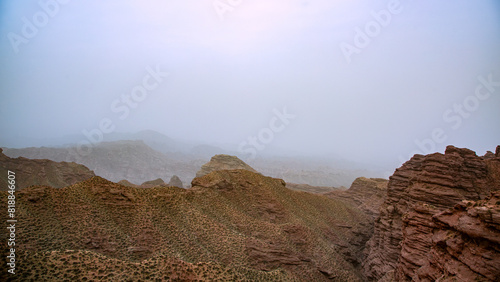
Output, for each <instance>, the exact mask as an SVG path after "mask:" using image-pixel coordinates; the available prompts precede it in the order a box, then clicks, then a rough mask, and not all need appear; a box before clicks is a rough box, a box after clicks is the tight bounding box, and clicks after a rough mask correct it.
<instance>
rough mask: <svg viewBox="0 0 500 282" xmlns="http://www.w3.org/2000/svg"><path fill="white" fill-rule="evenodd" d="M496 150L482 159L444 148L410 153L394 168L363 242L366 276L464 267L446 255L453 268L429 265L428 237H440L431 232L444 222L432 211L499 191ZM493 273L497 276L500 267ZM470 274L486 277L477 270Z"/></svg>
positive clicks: (415, 275)
mask: <svg viewBox="0 0 500 282" xmlns="http://www.w3.org/2000/svg"><path fill="white" fill-rule="evenodd" d="M499 148H500V146H499V147H498V148H497V150H496V156H495V157H494V158H491V156H489V157H487V158H482V157H478V156H477V155H476V154H475V153H474V152H473V151H471V150H468V149H459V148H456V147H453V146H448V147H447V148H446V152H445V154H444V155H443V154H440V153H435V154H430V155H426V156H422V155H415V156H414V157H413V158H412V159H411V160H410V161H408V162H406V163H405V164H403V166H402V167H400V168H399V169H397V170H396V172H395V173H394V175H393V176H391V177H390V180H389V184H388V189H387V198H386V200H385V202H384V204H383V205H382V206H381V209H380V216H379V218H378V219H377V220H376V223H375V230H374V235H373V237H372V238H371V239H370V241H369V242H368V244H367V253H368V255H367V258H366V259H365V262H364V270H365V274H366V276H367V277H368V278H369V279H371V280H379V279H382V280H383V279H386V278H388V277H390V276H392V275H394V278H395V279H396V280H397V281H406V280H411V279H415V280H417V281H419V280H422V281H427V280H428V279H431V278H429V277H440V275H441V276H442V275H446V273H448V274H449V275H451V274H450V272H449V271H450V270H451V269H452V268H453V267H455V269H454V270H453V271H454V272H451V273H459V272H461V271H463V269H465V268H466V267H465V265H467V263H464V262H462V265H460V264H459V263H458V261H459V259H457V258H456V257H452V256H451V255H450V259H451V260H452V261H451V262H450V264H454V266H449V267H448V268H447V267H437V266H432V267H430V266H429V265H430V262H431V261H432V260H433V258H432V252H431V251H432V250H434V249H435V248H437V245H438V244H437V242H439V240H438V239H436V240H437V241H434V240H433V239H432V238H433V236H438V237H439V235H436V234H437V233H439V234H441V230H442V227H443V224H445V223H444V222H442V221H441V222H440V220H439V219H440V218H443V216H437V214H439V213H441V212H443V211H445V210H448V209H450V208H453V207H454V206H455V205H456V204H458V203H460V202H462V201H463V200H469V201H479V200H482V199H485V198H486V197H488V196H490V195H491V193H492V192H494V191H498V190H500V157H499V151H500V149H499ZM433 217H434V218H433ZM449 228H451V227H449ZM485 242H486V241H485ZM487 242H491V241H487ZM488 244H489V243H488ZM488 244H487V245H486V246H488V247H492V246H491V244H490V245H488ZM486 259H487V258H483V261H484V260H486ZM431 270H432V273H431ZM447 271H448V272H447ZM496 274H497V276H499V275H500V271H498V270H497V273H496ZM453 275H455V274H453ZM453 275H451V276H453ZM456 275H458V274H456ZM474 275H475V277H476V278H478V279H486V280H488V276H485V275H483V274H481V273H478V272H474ZM384 276H385V277H384ZM426 277H427V278H426ZM443 277H444V276H443ZM457 277H461V276H459V275H458V276H457ZM464 277H465V276H464ZM467 277H469V276H467ZM433 280H434V279H431V280H429V281H433Z"/></svg>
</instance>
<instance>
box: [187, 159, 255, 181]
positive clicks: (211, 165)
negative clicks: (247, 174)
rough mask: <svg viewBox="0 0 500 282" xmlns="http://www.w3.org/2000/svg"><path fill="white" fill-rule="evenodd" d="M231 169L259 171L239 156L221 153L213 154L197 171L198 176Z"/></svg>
mask: <svg viewBox="0 0 500 282" xmlns="http://www.w3.org/2000/svg"><path fill="white" fill-rule="evenodd" d="M230 169H245V170H248V171H251V172H255V173H258V172H257V171H256V170H255V169H253V168H252V167H251V166H249V165H247V164H246V163H245V162H244V161H242V160H240V159H238V157H236V156H230V155H224V154H221V155H215V156H213V157H212V158H211V159H210V161H209V162H208V163H206V164H204V165H203V166H202V167H201V169H200V170H199V171H198V172H197V173H196V177H201V176H203V175H207V174H209V173H210V172H212V171H217V170H230Z"/></svg>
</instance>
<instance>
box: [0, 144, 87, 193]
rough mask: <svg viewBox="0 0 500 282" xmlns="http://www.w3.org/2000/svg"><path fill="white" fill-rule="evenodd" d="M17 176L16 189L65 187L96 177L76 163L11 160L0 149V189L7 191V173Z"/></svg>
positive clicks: (23, 159)
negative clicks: (44, 186) (33, 186)
mask: <svg viewBox="0 0 500 282" xmlns="http://www.w3.org/2000/svg"><path fill="white" fill-rule="evenodd" d="M9 170H10V171H13V172H14V173H15V175H16V189H22V188H25V187H28V186H30V185H48V186H52V187H55V188H61V187H65V186H68V185H71V184H75V183H77V182H80V181H83V180H86V179H89V178H91V177H93V176H95V174H94V172H93V171H91V170H89V169H88V168H87V167H85V166H83V165H80V164H77V163H74V162H54V161H51V160H46V159H35V160H31V159H26V158H22V157H21V158H9V157H7V156H6V155H5V154H4V153H3V150H2V149H1V148H0V187H1V188H0V189H1V190H3V191H7V187H8V186H7V184H8V183H7V175H8V174H7V171H9Z"/></svg>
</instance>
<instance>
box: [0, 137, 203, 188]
mask: <svg viewBox="0 0 500 282" xmlns="http://www.w3.org/2000/svg"><path fill="white" fill-rule="evenodd" d="M4 152H5V154H7V155H9V156H12V157H17V156H24V157H28V158H33V159H38V158H45V159H51V160H54V161H76V162H78V163H80V164H83V165H85V166H87V167H89V168H91V169H92V170H94V172H95V173H96V175H99V176H101V177H105V178H107V179H110V180H112V181H120V180H123V179H126V180H128V181H130V182H132V183H134V184H141V183H143V182H145V181H149V180H153V179H157V178H162V179H170V177H172V176H173V175H174V174H175V175H178V176H179V177H180V179H181V180H183V181H185V182H187V183H189V182H190V181H191V179H193V178H194V176H195V173H196V170H197V169H198V168H199V166H201V164H200V162H178V161H176V160H172V159H169V158H168V157H167V156H166V155H165V154H163V153H161V152H158V151H155V150H153V149H152V148H151V147H149V146H148V145H146V144H145V143H144V142H143V141H116V142H102V143H99V144H97V145H95V146H94V147H92V150H91V151H90V153H88V154H86V155H85V154H78V153H77V152H78V151H77V148H75V147H69V148H45V147H42V148H24V149H4Z"/></svg>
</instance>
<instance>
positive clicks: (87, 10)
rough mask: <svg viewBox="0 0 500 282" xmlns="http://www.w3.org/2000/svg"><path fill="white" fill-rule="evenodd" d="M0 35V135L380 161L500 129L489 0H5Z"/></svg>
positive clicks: (481, 142) (497, 55)
mask: <svg viewBox="0 0 500 282" xmlns="http://www.w3.org/2000/svg"><path fill="white" fill-rule="evenodd" d="M0 34H1V39H0V63H1V68H0V93H1V94H0V95H1V96H0V105H1V107H0V132H1V136H0V146H15V144H13V142H12V140H16V138H46V137H59V136H64V135H67V134H81V135H82V138H85V137H84V135H83V133H82V132H83V131H84V130H87V131H90V130H93V129H99V127H100V123H104V125H103V128H105V129H106V130H108V131H116V132H134V131H139V130H142V129H153V130H156V131H158V132H161V133H164V134H165V135H168V136H170V137H173V138H182V139H189V140H200V141H202V142H205V143H231V144H234V146H235V148H237V147H238V146H240V149H241V150H240V151H241V152H242V153H244V152H245V153H248V152H250V151H252V150H254V151H255V152H257V154H258V153H260V152H267V153H269V152H273V150H276V149H277V148H280V149H284V150H288V151H290V152H296V153H301V154H311V155H328V154H337V155H340V156H343V157H345V158H352V159H354V160H357V161H364V162H374V161H379V162H380V163H384V164H387V163H390V164H392V163H394V164H398V163H399V162H400V159H401V157H402V158H404V159H407V158H408V156H409V155H410V154H413V153H414V152H415V151H417V150H420V151H421V152H423V153H428V151H441V152H442V151H443V150H444V148H445V146H446V145H447V144H454V145H457V146H460V147H468V148H471V149H473V150H476V151H477V152H478V153H480V154H484V153H485V150H487V149H488V150H494V148H495V146H496V145H498V144H500V130H499V128H500V127H499V122H500V4H499V3H498V1H494V0H492V1H486V0H479V1H470V0H453V1H452V0H447V1H430V0H426V1H409V0H401V1H373V0H359V1H351V0H349V1H348V0H311V1H307V0H274V1H265V0H252V1H250V0H247V1H245V0H241V1H239V0H216V1H213V0H201V1H200V0H182V1H181V0H156V1H153V0H149V1H148V0H140V1H139V0H137V1H124V0H108V1H97V0H93V1H68V0H65V1H62V0H60V1H56V0H40V1H14V0H10V1H7V0H5V1H1V2H0ZM166 73H168V76H167V75H166ZM127 99H128V100H127ZM283 111H285V112H286V113H283ZM277 112H279V113H277ZM283 115H285V116H286V115H288V118H286V117H285V118H283ZM291 116H293V118H292V117H291ZM99 130H101V129H99ZM252 136H254V137H255V139H254V143H253V144H254V145H251V144H252V143H251V141H250V140H249V137H250V138H251V137H252ZM433 138H434V140H433V141H431V139H433ZM19 140H21V139H19ZM22 140H24V139H22ZM255 140H256V141H255ZM244 142H246V143H244ZM255 142H257V145H255Z"/></svg>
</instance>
